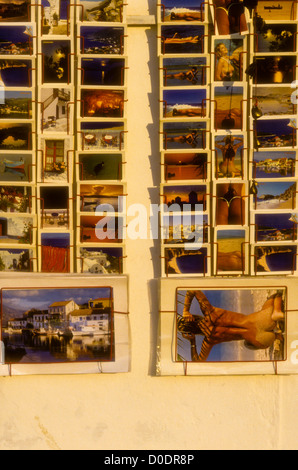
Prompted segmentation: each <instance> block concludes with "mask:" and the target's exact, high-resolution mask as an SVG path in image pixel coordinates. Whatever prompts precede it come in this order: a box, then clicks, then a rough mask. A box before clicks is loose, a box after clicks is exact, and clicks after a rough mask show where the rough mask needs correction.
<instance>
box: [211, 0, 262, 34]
mask: <svg viewBox="0 0 298 470" xmlns="http://www.w3.org/2000/svg"><path fill="white" fill-rule="evenodd" d="M239 3H240V2H238V1H237V2H228V1H223V0H214V2H213V4H212V8H211V9H210V12H211V16H212V21H213V23H214V26H215V34H216V35H217V36H221V35H223V36H227V35H233V34H247V33H248V19H249V13H248V11H247V10H246V9H245V7H244V5H243V4H242V2H241V3H240V4H239ZM249 7H250V6H248V8H249ZM252 8H253V7H252Z"/></svg>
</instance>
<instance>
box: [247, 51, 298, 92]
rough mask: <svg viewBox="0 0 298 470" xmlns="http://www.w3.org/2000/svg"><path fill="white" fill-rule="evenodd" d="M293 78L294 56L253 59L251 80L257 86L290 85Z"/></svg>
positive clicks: (294, 73)
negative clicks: (266, 84) (265, 84)
mask: <svg viewBox="0 0 298 470" xmlns="http://www.w3.org/2000/svg"><path fill="white" fill-rule="evenodd" d="M295 77H296V57H295V56H285V55H281V56H279V55H272V56H257V57H255V59H254V70H253V72H252V78H253V79H254V83H257V84H258V85H261V84H264V83H268V84H282V83H292V82H293V80H295Z"/></svg>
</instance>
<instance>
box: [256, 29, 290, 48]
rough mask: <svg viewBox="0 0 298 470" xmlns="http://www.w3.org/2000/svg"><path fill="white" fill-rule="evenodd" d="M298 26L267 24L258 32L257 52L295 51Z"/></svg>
mask: <svg viewBox="0 0 298 470" xmlns="http://www.w3.org/2000/svg"><path fill="white" fill-rule="evenodd" d="M296 34H297V26H296V25H294V24H266V25H264V26H263V27H262V31H261V32H257V37H256V41H255V52H295V51H296Z"/></svg>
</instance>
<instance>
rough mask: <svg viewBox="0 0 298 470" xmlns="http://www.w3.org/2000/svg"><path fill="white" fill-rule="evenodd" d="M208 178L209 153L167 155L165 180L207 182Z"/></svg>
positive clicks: (165, 159)
mask: <svg viewBox="0 0 298 470" xmlns="http://www.w3.org/2000/svg"><path fill="white" fill-rule="evenodd" d="M207 177H208V154H207V153H165V154H164V179H165V181H175V180H206V179H207Z"/></svg>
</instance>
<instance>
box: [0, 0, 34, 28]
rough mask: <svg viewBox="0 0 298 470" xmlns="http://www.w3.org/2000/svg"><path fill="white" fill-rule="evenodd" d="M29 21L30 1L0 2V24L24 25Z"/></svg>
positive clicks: (8, 0) (0, 0)
mask: <svg viewBox="0 0 298 470" xmlns="http://www.w3.org/2000/svg"><path fill="white" fill-rule="evenodd" d="M30 20H31V0H0V22H1V23H2V22H3V23H4V22H5V23H6V22H10V23H12V22H13V23H19V22H20V23H26V22H29V21H30Z"/></svg>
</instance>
